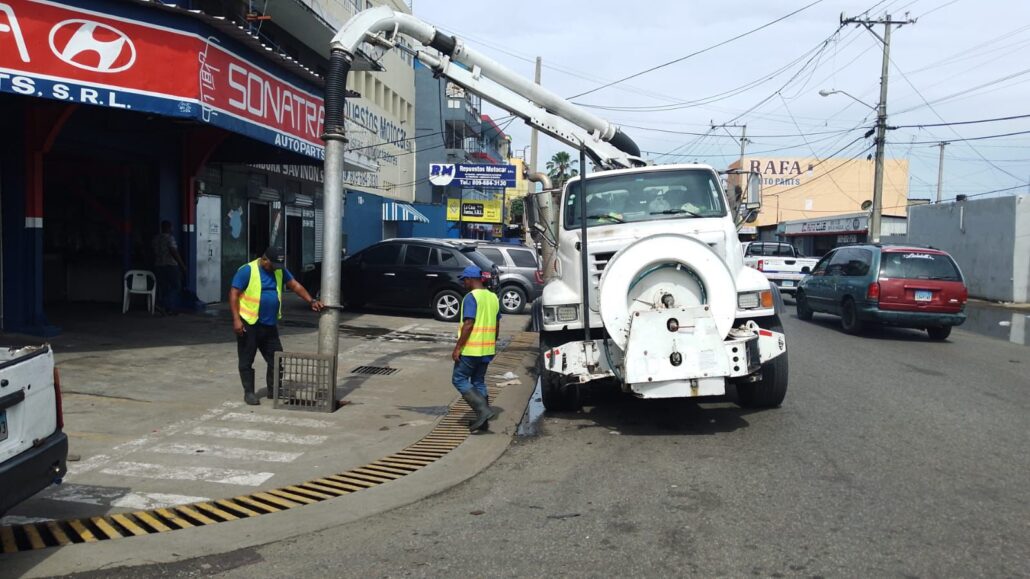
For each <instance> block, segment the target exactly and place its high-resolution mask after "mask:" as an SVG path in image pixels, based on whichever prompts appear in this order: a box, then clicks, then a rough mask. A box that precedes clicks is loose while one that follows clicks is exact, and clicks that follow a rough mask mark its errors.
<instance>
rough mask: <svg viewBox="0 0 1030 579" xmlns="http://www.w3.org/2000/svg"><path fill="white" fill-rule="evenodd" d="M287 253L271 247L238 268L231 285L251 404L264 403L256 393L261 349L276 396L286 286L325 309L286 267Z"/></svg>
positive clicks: (238, 345)
mask: <svg viewBox="0 0 1030 579" xmlns="http://www.w3.org/2000/svg"><path fill="white" fill-rule="evenodd" d="M285 260H286V255H285V254H284V253H283V250H282V249H280V248H277V247H274V246H272V247H269V248H268V249H266V250H265V253H264V254H263V255H262V256H261V257H259V258H257V259H255V260H254V261H252V262H250V263H247V264H244V265H243V266H242V267H240V269H239V270H237V271H236V275H235V276H234V277H233V278H232V287H231V288H230V289H229V308H230V309H231V310H232V330H233V332H235V333H236V355H237V357H238V358H239V368H240V380H241V381H242V382H243V400H244V402H246V403H247V404H250V405H251V406H254V405H257V404H260V401H259V400H258V397H257V396H256V395H255V394H254V367H253V365H254V355H255V354H257V352H259V351H260V352H261V357H262V358H264V359H265V364H267V365H268V370H267V371H266V372H265V383H266V385H267V386H268V393H267V396H268V398H271V397H272V384H273V382H272V368H273V365H274V361H275V353H276V352H281V351H282V349H283V345H282V342H280V341H279V328H278V324H279V318H281V317H283V312H282V308H283V305H282V303H283V299H282V298H283V287H286V288H287V289H289V290H291V291H292V292H293V293H295V294H297V295H298V296H300V297H301V299H303V300H304V301H305V302H307V303H308V305H310V306H311V309H312V310H314V311H316V312H319V311H322V304H321V302H319V301H318V300H316V299H314V298H312V297H311V295H310V294H309V293H308V290H306V289H304V286H302V285H300V282H298V281H297V280H296V279H294V278H293V275H291V274H290V272H289V270H287V269H286V268H285V265H284V262H285Z"/></svg>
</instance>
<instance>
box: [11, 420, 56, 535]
mask: <svg viewBox="0 0 1030 579" xmlns="http://www.w3.org/2000/svg"><path fill="white" fill-rule="evenodd" d="M67 458H68V436H67V435H66V434H65V433H64V432H61V431H57V432H55V433H54V434H51V435H50V436H49V437H48V438H46V440H44V441H43V442H42V443H41V444H40V445H39V446H35V447H33V448H30V449H29V450H27V451H25V452H23V453H21V454H19V455H18V456H15V457H14V458H12V459H10V460H8V461H7V462H5V463H3V464H0V489H2V490H0V515H3V514H4V513H5V512H7V510H8V509H10V508H11V507H13V506H14V505H17V504H18V503H20V502H22V501H24V500H25V499H27V498H29V497H31V496H32V495H34V494H36V493H38V492H39V491H41V490H43V489H45V488H47V487H48V486H50V485H51V484H54V483H56V482H58V481H60V479H61V478H63V477H64V475H65V473H66V472H67V470H68V467H67V464H66V463H65V460H66V459H67Z"/></svg>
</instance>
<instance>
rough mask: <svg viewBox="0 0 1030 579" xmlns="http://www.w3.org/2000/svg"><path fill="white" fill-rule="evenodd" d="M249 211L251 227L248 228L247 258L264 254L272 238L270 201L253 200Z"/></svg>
mask: <svg viewBox="0 0 1030 579" xmlns="http://www.w3.org/2000/svg"><path fill="white" fill-rule="evenodd" d="M249 211H250V219H249V220H248V224H249V227H248V229H247V234H248V237H247V239H248V240H249V241H248V242H247V247H248V250H249V255H248V256H247V258H248V259H254V258H255V257H257V256H259V255H263V254H264V253H265V250H266V249H268V244H269V241H270V240H271V224H272V213H271V211H270V209H269V207H268V203H265V202H263V201H251V202H250V208H249Z"/></svg>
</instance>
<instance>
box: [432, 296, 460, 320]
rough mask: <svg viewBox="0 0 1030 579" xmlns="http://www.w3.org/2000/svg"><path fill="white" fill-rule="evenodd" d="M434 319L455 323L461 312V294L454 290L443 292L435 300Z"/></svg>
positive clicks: (433, 306)
mask: <svg viewBox="0 0 1030 579" xmlns="http://www.w3.org/2000/svg"><path fill="white" fill-rule="evenodd" d="M432 308H433V317H434V318H436V319H438V320H440V321H441V322H454V321H457V319H458V313H459V312H460V311H461V294H459V293H458V292H456V291H454V290H449V289H448V290H443V291H441V292H440V293H438V294H436V296H435V297H434V298H433V305H432Z"/></svg>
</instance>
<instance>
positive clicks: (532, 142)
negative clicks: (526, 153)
mask: <svg viewBox="0 0 1030 579" xmlns="http://www.w3.org/2000/svg"><path fill="white" fill-rule="evenodd" d="M542 66H543V60H541V58H540V57H539V56H538V57H536V73H535V74H534V76H533V82H535V83H536V84H540V68H541V67H542ZM538 138H539V136H538V134H537V130H536V127H534V128H533V130H532V132H530V133H529V147H530V157H529V172H530V173H536V160H537V140H538Z"/></svg>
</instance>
